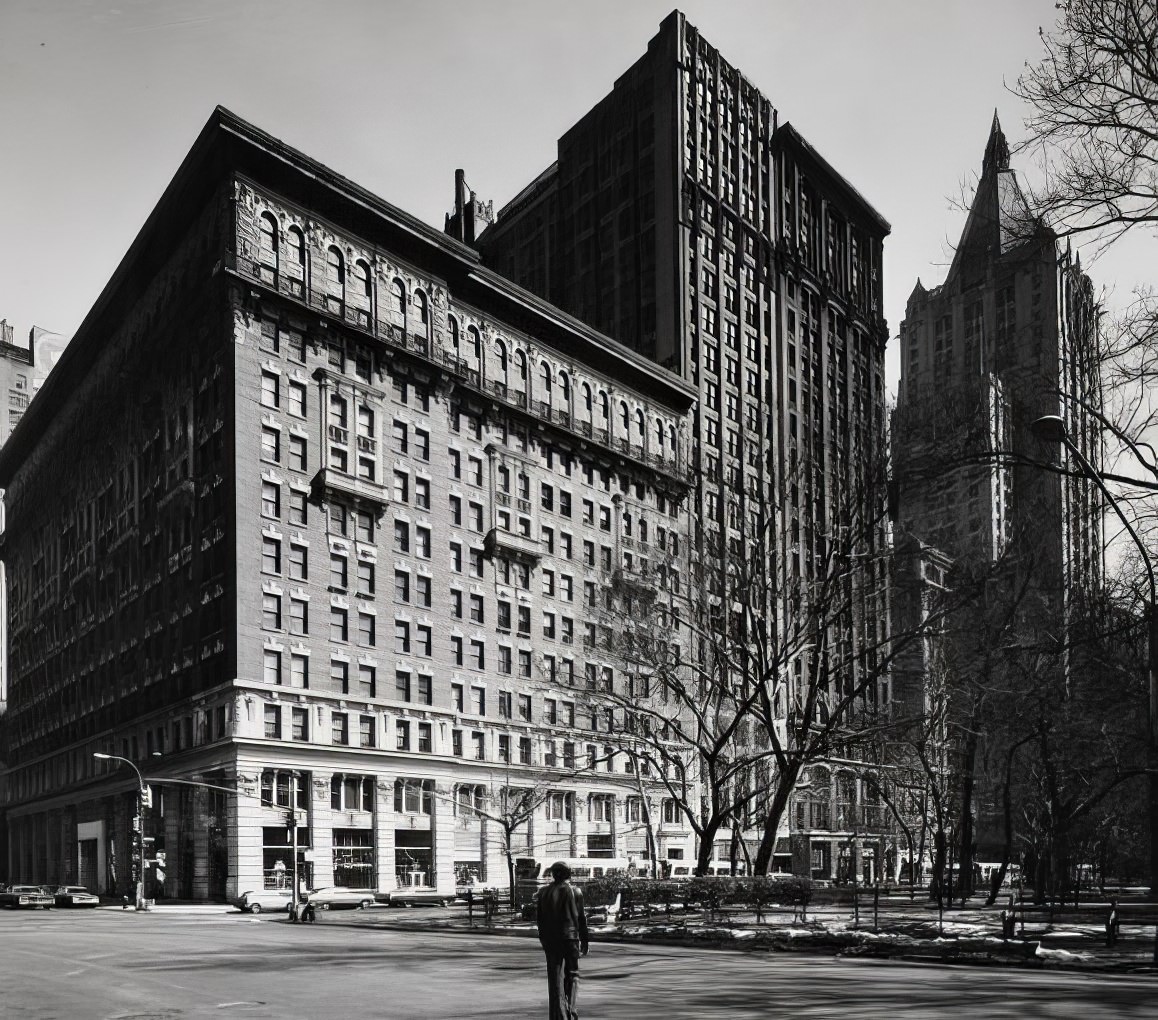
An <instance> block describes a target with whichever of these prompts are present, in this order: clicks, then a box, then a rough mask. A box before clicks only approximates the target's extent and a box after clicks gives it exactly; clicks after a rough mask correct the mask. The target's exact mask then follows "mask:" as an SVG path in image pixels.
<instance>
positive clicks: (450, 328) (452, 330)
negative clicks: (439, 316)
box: [446, 315, 459, 354]
mask: <svg viewBox="0 0 1158 1020" xmlns="http://www.w3.org/2000/svg"><path fill="white" fill-rule="evenodd" d="M446 331H447V333H449V334H450V349H451V350H452V351H454V353H455V354H457V353H458V341H459V337H458V319H456V318H455V317H454V316H453V315H450V316H447V319H446Z"/></svg>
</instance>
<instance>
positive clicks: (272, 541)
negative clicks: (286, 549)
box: [261, 535, 281, 574]
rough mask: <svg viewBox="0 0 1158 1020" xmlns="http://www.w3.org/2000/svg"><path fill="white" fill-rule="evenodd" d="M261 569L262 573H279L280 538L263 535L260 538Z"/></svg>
mask: <svg viewBox="0 0 1158 1020" xmlns="http://www.w3.org/2000/svg"><path fill="white" fill-rule="evenodd" d="M261 571H262V573H263V574H280V573H281V540H280V539H277V538H270V537H269V536H268V535H266V536H263V537H262V540H261Z"/></svg>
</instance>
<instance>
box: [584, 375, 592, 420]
mask: <svg viewBox="0 0 1158 1020" xmlns="http://www.w3.org/2000/svg"><path fill="white" fill-rule="evenodd" d="M591 411H592V406H591V387H590V386H588V385H587V383H584V384H583V413H584V415H585V416H586V418H587V420H588V421H590V420H591Z"/></svg>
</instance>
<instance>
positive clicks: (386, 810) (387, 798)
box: [374, 776, 398, 890]
mask: <svg viewBox="0 0 1158 1020" xmlns="http://www.w3.org/2000/svg"><path fill="white" fill-rule="evenodd" d="M395 825H396V821H395V815H394V780H393V778H392V777H390V776H378V777H377V782H376V785H375V790H374V861H375V864H376V866H377V870H378V888H379V889H382V890H388V889H394V888H396V887H397V885H398V880H397V876H396V874H395V871H394V828H395Z"/></svg>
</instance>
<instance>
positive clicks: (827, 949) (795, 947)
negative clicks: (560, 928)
mask: <svg viewBox="0 0 1158 1020" xmlns="http://www.w3.org/2000/svg"><path fill="white" fill-rule="evenodd" d="M287 923H288V922H287ZM358 927H370V928H373V929H375V930H377V931H402V932H416V933H424V934H448V935H490V936H495V937H499V938H527V939H537V938H538V933H537V932H536V931H535V929H533V928H522V927H513V926H510V925H493V926H491V927H486V926H481V925H480V926H478V927H474V928H467V927H461V926H458V925H452V924H437V923H435V924H421V923H418V924H416V923H408V922H405V921H404V922H401V923H390V922H386V923H383V922H379V923H373V922H371V923H369V924H360V925H358ZM590 942H591V943H592V944H595V943H603V944H609V945H614V944H626V945H650V946H679V947H682V948H685V949H712V950H724V951H732V952H748V953H756V952H762V953H811V954H813V955H816V956H833V957H835V958H837V959H847V960H857V959H867V960H895V961H898V962H903V963H919V964H924V965H928V966H938V967H950V966H964V967H985V968H995V967H997V968H1003V967H1007V968H1017V969H1023V970H1068V971H1080V972H1087V973H1103V974H1136V975H1139V976H1153V975H1158V967H1156V966H1155V965H1153V964H1142V963H1135V962H1127V961H1122V962H1109V961H1107V962H1102V961H1094V960H1057V959H1043V958H1041V957H1038V956H1037V955H1023V956H1021V957H1018V956H1004V955H996V954H994V955H989V954H986V955H982V954H979V953H967V954H963V955H961V956H956V955H944V956H943V955H940V954H937V953H931V952H928V951H921V950H920V949H915V950H909V951H907V952H906V951H903V950H902V951H890V950H889V949H888V948H887V947H885V946H873V945H871V944H869V945H865V944H861V945H857V946H839V945H833V944H830V945H825V944H823V943H822V941H821V940H820V939H816V940H811V939H797V940H793V941H791V942H790V941H788V940H782V941H780V942H777V943H773V944H768V942H764V943H763V944H756V945H752V944H750V940H728V939H721V938H715V937H704V938H688V937H686V936H682V935H679V936H674V937H670V938H663V937H657V936H655V935H646V934H638V935H637V934H632V935H627V934H625V933H623V932H618V931H592V932H591V933H590ZM1011 945H1017V946H1019V947H1022V952H1023V953H1025V952H1027V949H1026V948H1025V947H1027V946H1029V945H1033V946H1034V947H1035V950H1036V946H1037V943H1033V942H1026V943H1022V942H1016V943H1011Z"/></svg>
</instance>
